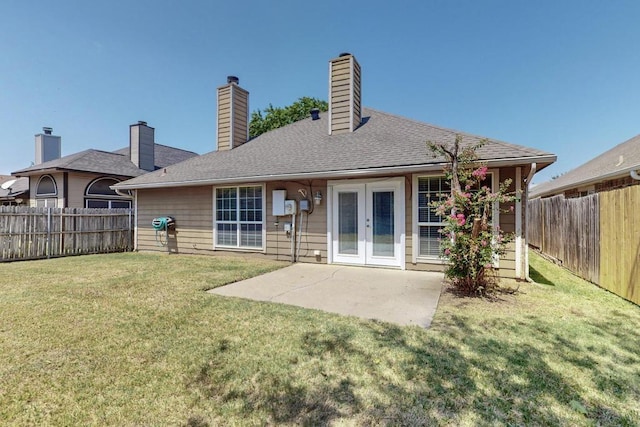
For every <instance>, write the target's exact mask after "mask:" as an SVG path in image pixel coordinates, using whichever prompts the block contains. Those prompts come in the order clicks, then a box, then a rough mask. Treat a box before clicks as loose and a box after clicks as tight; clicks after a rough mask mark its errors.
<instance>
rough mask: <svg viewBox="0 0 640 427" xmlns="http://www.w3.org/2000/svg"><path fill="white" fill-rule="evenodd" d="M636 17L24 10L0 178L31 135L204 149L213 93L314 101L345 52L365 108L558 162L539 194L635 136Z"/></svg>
mask: <svg viewBox="0 0 640 427" xmlns="http://www.w3.org/2000/svg"><path fill="white" fill-rule="evenodd" d="M639 21H640V2H638V1H615V0H614V1H587V0H583V1H568V0H567V1H535V2H531V1H529V2H525V1H507V0H504V1H497V0H496V1H493V0H492V1H462V0H460V1H445V0H438V1H433V0H423V1H415V2H413V1H411V2H410V1H406V2H402V1H397V2H389V1H359V2H351V1H348V0H342V1H333V0H322V1H320V0H319V1H298V0H291V1H269V2H262V1H260V2H259V1H242V0H234V1H226V2H219V1H188V0H185V1H181V2H178V1H164V0H154V1H102V2H93V1H65V0H60V1H56V2H51V1H31V0H3V1H2V3H1V4H0V28H2V37H0V148H2V155H0V173H9V172H11V171H14V170H17V169H19V168H23V167H27V166H29V165H30V164H31V162H32V161H33V158H34V138H33V136H34V134H36V133H39V132H40V131H41V129H42V127H43V126H50V127H53V128H54V134H56V135H61V136H62V154H63V155H67V154H71V153H75V152H77V151H81V150H84V149H87V148H97V149H103V150H108V151H112V150H115V149H118V148H122V147H125V146H127V145H128V129H129V125H130V124H132V123H135V122H137V121H138V120H145V121H147V122H148V123H149V125H150V126H153V127H155V129H156V142H159V143H161V144H167V145H173V146H177V147H180V148H184V149H188V150H192V151H196V152H197V153H201V154H202V153H206V152H209V151H212V150H213V149H215V144H216V142H215V117H216V105H215V103H216V95H215V93H216V92H215V91H216V88H217V87H218V86H220V85H222V84H224V83H226V76H227V75H237V76H238V77H239V78H240V84H241V86H242V87H244V88H245V89H247V90H249V91H250V93H251V95H250V103H251V110H255V109H258V108H260V109H262V108H264V107H266V106H267V105H269V104H270V103H271V104H273V105H276V106H283V105H287V104H290V103H291V102H293V101H295V100H296V99H297V98H299V97H301V96H313V97H317V98H322V99H326V98H327V91H328V88H327V82H328V75H327V74H328V61H329V59H331V58H333V57H335V56H337V55H338V54H339V53H340V52H351V53H353V54H354V55H355V56H356V58H357V59H358V61H359V62H360V64H361V66H362V70H363V77H362V79H363V88H362V90H363V103H364V105H365V106H369V107H372V108H376V109H380V110H383V111H387V112H390V113H394V114H398V115H402V116H406V117H410V118H413V119H417V120H421V121H424V122H427V123H432V124H436V125H439V126H443V127H448V128H452V129H456V130H461V131H465V132H470V133H474V134H477V135H482V136H486V137H490V138H496V139H501V140H504V141H507V142H512V143H516V144H521V145H526V146H531V147H535V148H539V149H542V150H546V151H550V152H553V153H555V154H557V155H558V162H557V163H556V164H555V165H553V166H551V167H549V168H547V169H545V170H544V171H542V172H541V173H540V174H539V175H537V176H536V179H535V180H534V182H542V181H544V180H547V179H549V178H550V177H551V176H553V175H556V174H559V173H562V172H566V171H568V170H570V169H572V168H574V167H576V166H578V165H580V164H581V163H583V162H585V161H587V160H589V159H590V158H592V157H594V156H596V155H597V154H599V153H601V152H603V151H606V150H608V149H609V148H611V147H613V146H615V145H617V144H619V143H621V142H623V141H625V140H627V139H629V138H631V137H633V136H634V135H636V134H639V133H640V73H639V72H638V70H640V48H639V46H640V25H638V22H639Z"/></svg>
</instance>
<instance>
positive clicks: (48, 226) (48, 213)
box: [47, 207, 51, 259]
mask: <svg viewBox="0 0 640 427" xmlns="http://www.w3.org/2000/svg"><path fill="white" fill-rule="evenodd" d="M49 258H51V208H50V207H47V259H49Z"/></svg>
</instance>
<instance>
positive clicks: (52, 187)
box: [36, 175, 58, 197]
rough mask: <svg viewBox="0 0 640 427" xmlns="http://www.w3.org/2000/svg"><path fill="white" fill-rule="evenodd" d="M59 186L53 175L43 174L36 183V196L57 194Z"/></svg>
mask: <svg viewBox="0 0 640 427" xmlns="http://www.w3.org/2000/svg"><path fill="white" fill-rule="evenodd" d="M57 195H58V187H57V186H56V181H55V180H54V179H53V177H52V176H51V175H42V176H41V177H40V179H39V180H38V185H36V197H47V196H57Z"/></svg>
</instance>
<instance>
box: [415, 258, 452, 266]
mask: <svg viewBox="0 0 640 427" xmlns="http://www.w3.org/2000/svg"><path fill="white" fill-rule="evenodd" d="M448 263H449V262H448V261H447V260H446V259H442V258H429V257H418V258H417V259H416V264H440V265H445V264H448Z"/></svg>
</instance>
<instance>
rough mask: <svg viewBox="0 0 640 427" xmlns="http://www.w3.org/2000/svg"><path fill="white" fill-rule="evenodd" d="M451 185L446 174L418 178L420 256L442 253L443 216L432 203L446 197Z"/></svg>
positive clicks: (433, 255)
mask: <svg viewBox="0 0 640 427" xmlns="http://www.w3.org/2000/svg"><path fill="white" fill-rule="evenodd" d="M450 192H451V185H450V183H449V181H448V180H447V179H446V178H445V177H444V176H425V177H419V178H418V194H417V197H418V256H419V257H429V258H437V257H438V256H439V254H440V238H441V234H440V232H439V231H438V230H440V229H442V227H444V222H443V221H442V217H439V216H438V215H436V213H435V212H434V210H433V207H431V206H430V205H431V203H432V202H435V201H437V200H440V199H441V198H446V197H447V195H448V194H449V193H450Z"/></svg>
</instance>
